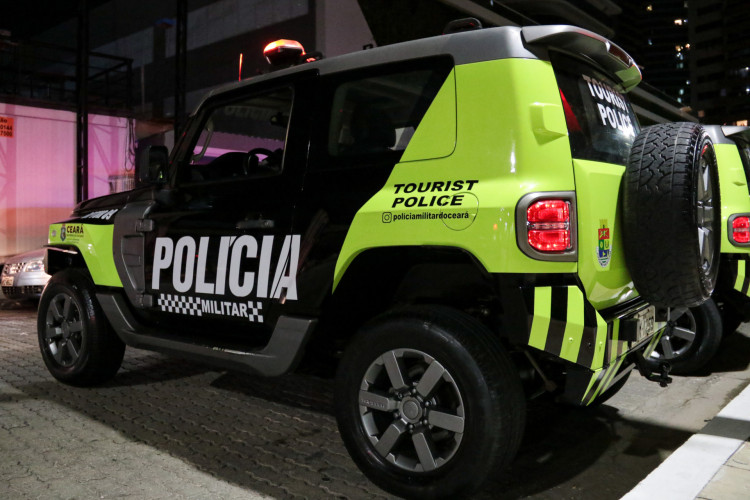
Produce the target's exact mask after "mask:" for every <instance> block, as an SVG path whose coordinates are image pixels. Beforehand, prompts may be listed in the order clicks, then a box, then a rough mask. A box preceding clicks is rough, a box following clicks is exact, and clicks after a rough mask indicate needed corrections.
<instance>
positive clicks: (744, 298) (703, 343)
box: [649, 125, 750, 374]
mask: <svg viewBox="0 0 750 500" xmlns="http://www.w3.org/2000/svg"><path fill="white" fill-rule="evenodd" d="M704 128H705V129H706V132H707V133H708V135H709V137H711V140H712V141H713V144H714V148H715V150H716V161H717V165H718V168H719V186H720V189H719V191H720V200H721V201H720V207H721V213H720V214H716V215H715V217H720V219H721V222H722V224H721V227H722V237H721V247H720V248H721V264H720V270H719V277H718V281H717V285H716V289H715V291H714V294H713V297H712V298H711V299H710V300H708V301H706V302H704V303H703V304H700V305H699V306H695V307H692V308H690V309H687V310H685V311H684V312H683V314H681V315H679V314H678V315H675V317H674V319H673V321H670V323H669V326H668V327H667V329H666V331H665V333H664V335H662V337H661V339H660V340H659V344H658V345H657V347H656V349H655V350H654V352H653V353H652V354H651V357H650V358H649V362H650V363H651V364H652V365H653V366H656V365H657V364H658V363H660V362H663V361H668V362H669V363H670V364H671V365H672V373H677V374H689V373H693V372H695V371H696V370H699V369H700V368H702V367H703V366H705V364H706V363H708V362H709V361H710V360H711V358H712V357H713V356H714V354H716V351H717V350H718V349H719V344H720V342H721V339H722V336H723V335H728V334H730V333H733V332H734V331H735V330H737V327H738V326H739V325H740V323H742V322H744V321H749V320H750V272H749V271H750V265H749V264H750V127H737V126H721V125H706V126H704Z"/></svg>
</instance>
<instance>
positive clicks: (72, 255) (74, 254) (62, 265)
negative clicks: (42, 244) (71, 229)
mask: <svg viewBox="0 0 750 500" xmlns="http://www.w3.org/2000/svg"><path fill="white" fill-rule="evenodd" d="M45 250H46V251H45V254H44V272H46V273H47V274H49V275H54V274H55V273H57V272H59V271H62V270H63V269H68V268H76V269H82V270H85V271H86V272H87V273H89V274H90V272H89V269H88V266H87V265H86V260H85V259H84V258H83V255H81V252H80V251H79V250H78V248H76V247H74V246H72V245H66V246H53V247H47V248H46V249H45Z"/></svg>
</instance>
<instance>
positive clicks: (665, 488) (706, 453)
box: [622, 385, 750, 500]
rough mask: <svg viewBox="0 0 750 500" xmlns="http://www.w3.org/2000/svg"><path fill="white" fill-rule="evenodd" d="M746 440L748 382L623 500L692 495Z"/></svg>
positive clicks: (749, 407) (749, 402) (749, 409)
mask: <svg viewBox="0 0 750 500" xmlns="http://www.w3.org/2000/svg"><path fill="white" fill-rule="evenodd" d="M748 440H750V385H749V386H747V387H745V389H744V390H743V391H742V392H741V393H740V394H739V395H738V396H737V397H735V398H734V399H733V400H732V401H730V402H729V404H727V405H726V406H725V407H724V408H723V409H722V410H721V411H720V412H719V413H718V414H717V415H716V416H715V417H714V418H713V419H712V420H711V421H710V422H709V423H707V424H706V426H705V427H703V429H702V430H701V431H700V432H699V433H697V434H694V435H693V436H691V437H690V439H688V440H687V441H686V442H685V443H684V444H683V445H682V446H680V447H679V448H678V449H677V450H675V451H674V453H672V454H671V455H670V456H669V457H667V459H666V460H665V461H664V462H662V463H661V465H659V467H657V468H656V469H654V470H653V471H652V472H651V474H649V475H648V476H646V478H645V479H644V480H643V481H641V482H640V483H638V485H636V487H635V488H633V489H632V490H630V492H629V493H628V494H627V495H625V496H624V497H622V500H651V499H654V498H684V499H687V498H691V499H692V498H695V497H696V496H698V494H700V492H701V491H702V490H703V488H705V487H706V485H707V484H708V483H709V482H711V479H712V478H713V477H714V476H715V475H716V473H717V472H718V471H719V469H720V468H721V466H722V465H724V464H725V463H726V462H727V460H729V459H730V458H731V457H732V455H734V453H735V452H736V451H737V450H738V449H739V448H740V447H741V446H742V445H743V444H744V443H745V441H748Z"/></svg>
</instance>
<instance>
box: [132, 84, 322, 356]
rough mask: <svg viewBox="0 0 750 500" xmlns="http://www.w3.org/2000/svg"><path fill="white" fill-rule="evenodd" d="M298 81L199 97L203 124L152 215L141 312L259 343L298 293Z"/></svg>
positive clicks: (212, 338) (166, 323) (223, 338)
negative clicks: (294, 228)
mask: <svg viewBox="0 0 750 500" xmlns="http://www.w3.org/2000/svg"><path fill="white" fill-rule="evenodd" d="M302 87H303V86H302V85H301V84H300V83H299V82H295V83H288V84H285V85H278V86H268V85H264V86H261V87H260V88H259V89H258V90H248V89H242V90H241V91H239V92H237V93H234V94H230V95H229V96H225V97H221V98H219V99H216V101H215V102H211V101H208V102H207V103H206V104H205V105H204V106H203V107H202V111H201V112H200V114H199V116H197V117H196V119H197V120H198V121H199V125H197V127H198V130H200V133H199V134H198V133H195V134H194V135H195V136H196V137H195V138H193V139H192V141H190V143H189V144H187V145H184V144H183V145H182V148H181V151H182V152H181V153H180V152H179V151H178V153H177V156H176V158H175V159H174V160H173V165H174V168H176V169H177V171H176V174H175V179H174V181H173V182H174V187H173V188H172V189H171V192H169V193H168V195H165V194H163V193H162V195H161V196H162V198H169V200H168V201H167V202H162V203H159V204H158V205H156V206H155V207H154V208H153V209H152V210H151V211H150V213H149V216H148V217H149V219H150V220H151V221H153V222H152V224H153V226H152V227H149V228H148V229H149V231H148V233H147V236H146V239H145V245H144V248H145V250H144V253H145V259H144V260H145V266H144V273H145V288H146V291H147V294H148V295H150V296H151V300H150V302H151V303H150V304H147V305H150V306H151V307H147V308H144V309H143V310H141V311H140V315H141V317H142V319H146V320H147V321H148V322H149V323H150V324H152V325H153V324H156V325H158V326H159V327H160V329H161V330H166V331H169V332H171V333H172V334H174V335H179V336H189V337H191V338H194V339H196V341H201V342H204V343H207V344H209V345H222V346H232V345H238V346H239V345H241V346H247V345H255V344H258V345H261V344H263V343H264V342H266V341H267V339H268V336H269V335H270V333H271V331H272V330H273V326H274V324H275V322H276V320H277V318H278V317H279V315H280V314H282V313H283V311H284V310H285V308H287V306H288V305H290V304H294V303H295V302H296V301H298V300H299V297H298V294H297V287H296V274H297V268H298V265H299V253H300V243H301V235H300V234H295V233H293V232H292V225H293V219H294V206H295V200H296V198H297V197H298V195H299V191H300V188H301V182H302V175H303V172H304V162H305V151H306V144H307V140H308V138H307V131H308V128H309V127H308V126H307V123H308V116H307V112H306V110H305V101H306V100H305V99H301V98H300V96H299V95H298V94H299V93H300V92H306V91H307V92H309V91H310V88H311V85H308V86H307V87H304V89H303V90H300V88H302ZM252 88H253V87H250V89H252Z"/></svg>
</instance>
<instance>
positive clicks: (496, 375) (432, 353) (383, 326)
mask: <svg viewBox="0 0 750 500" xmlns="http://www.w3.org/2000/svg"><path fill="white" fill-rule="evenodd" d="M386 360H388V361H386ZM386 362H388V365H386ZM386 366H388V367H386ZM396 366H398V367H399V369H398V370H395V371H394V372H392V373H391V374H390V375H389V373H388V370H389V368H392V367H396ZM443 370H444V371H443ZM396 373H398V374H400V375H396ZM425 374H428V375H426V376H425ZM432 375H436V377H435V378H434V379H432ZM437 375H439V377H438V376H437ZM394 380H403V381H404V384H401V383H400V382H394ZM429 380H432V383H430V382H429ZM423 392H424V394H423ZM525 405H526V403H525V398H524V395H523V391H522V389H521V381H520V378H519V375H518V373H517V371H516V369H515V367H514V365H513V362H512V361H511V360H510V357H509V356H508V354H507V353H506V352H505V350H504V349H503V348H502V346H501V345H500V343H499V341H498V340H497V339H496V338H495V337H493V336H492V334H491V333H490V332H489V331H488V330H487V328H486V327H485V326H484V325H482V324H481V323H480V322H479V321H477V320H476V319H474V318H472V317H471V316H468V315H465V314H463V313H460V312H458V311H455V310H452V309H448V308H441V307H421V308H413V309H408V310H401V311H394V312H391V313H387V314H385V315H383V316H380V317H378V318H376V319H375V320H373V321H372V322H370V323H369V324H367V325H366V326H365V327H364V328H362V329H361V330H360V331H359V332H358V334H357V335H356V336H355V338H354V339H353V340H352V342H351V344H350V346H349V347H348V349H347V350H346V352H345V354H344V357H343V359H342V360H341V364H340V365H339V370H338V375H337V386H336V417H337V421H338V426H339V431H340V432H341V437H342V439H343V440H344V444H345V445H346V447H347V449H348V450H349V453H350V455H351V456H352V459H353V460H354V461H355V463H356V464H357V465H358V466H359V468H360V469H361V470H362V471H363V472H364V473H365V475H366V476H367V477H368V478H370V480H371V481H373V482H374V483H375V484H377V485H378V486H380V487H381V488H383V489H384V490H386V491H388V492H390V493H393V494H396V495H399V496H402V497H406V498H420V499H424V498H458V497H462V496H465V495H468V494H470V493H471V492H473V491H476V490H477V489H479V488H481V486H482V484H483V483H484V481H485V480H486V479H487V477H488V476H489V475H490V474H492V473H495V472H499V470H500V469H501V468H503V467H504V466H506V465H507V464H508V463H509V462H510V461H511V460H512V459H513V457H514V456H515V453H516V451H517V449H518V446H519V444H520V441H521V437H522V434H523V428H524V423H525V411H526V410H525V408H526V406H525ZM438 408H439V410H440V411H438ZM409 425H411V426H412V427H411V428H409ZM403 437H407V438H408V437H411V439H402V438H403ZM391 438H394V439H393V440H391ZM418 448H420V450H419V451H422V452H423V455H422V457H421V458H420V455H419V451H418ZM425 464H426V465H425ZM433 467H434V468H433ZM429 469H432V470H429Z"/></svg>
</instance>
